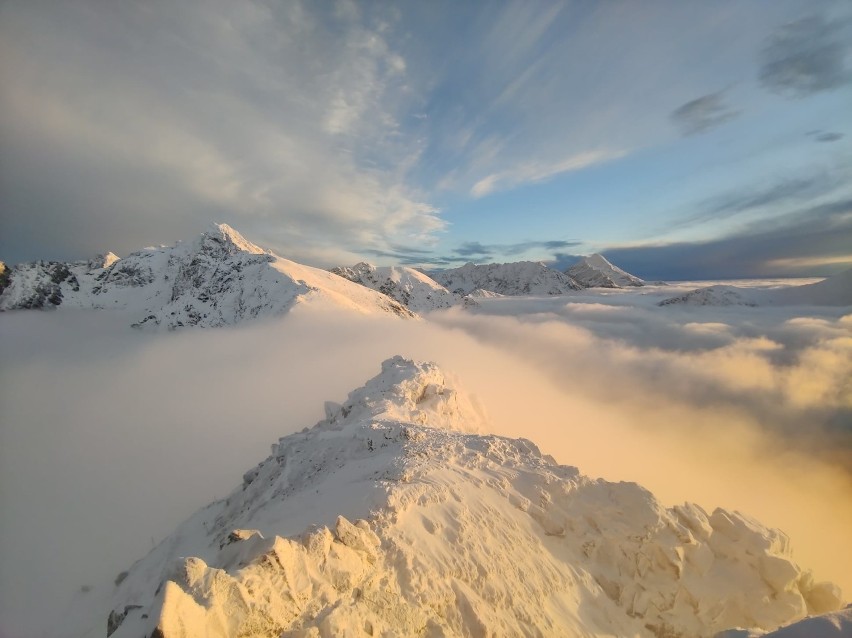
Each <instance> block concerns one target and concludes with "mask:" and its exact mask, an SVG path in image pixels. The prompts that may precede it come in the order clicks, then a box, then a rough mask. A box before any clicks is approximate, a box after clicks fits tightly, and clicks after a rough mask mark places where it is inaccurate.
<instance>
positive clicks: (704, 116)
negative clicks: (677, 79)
mask: <svg viewBox="0 0 852 638" xmlns="http://www.w3.org/2000/svg"><path fill="white" fill-rule="evenodd" d="M723 97H724V91H716V92H715V93H708V94H707V95H702V96H701V97H699V98H696V99H694V100H690V101H689V102H687V103H686V104H683V105H681V106H679V107H678V108H676V109H675V110H674V111H672V113H671V115H670V116H669V117H670V118H671V120H672V122H674V124H675V125H676V126H677V127H678V128H679V129H680V131H681V133H682V134H683V135H697V134H698V133H705V132H707V131H710V130H712V129H714V128H716V127H718V126H721V125H722V124H724V123H725V122H727V121H729V120H731V119H733V118H735V117H737V115H739V111H736V110H734V109H732V108H730V107H729V106H728V105H727V104H725V102H724V100H723Z"/></svg>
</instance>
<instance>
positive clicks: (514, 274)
mask: <svg viewBox="0 0 852 638" xmlns="http://www.w3.org/2000/svg"><path fill="white" fill-rule="evenodd" d="M432 277H433V279H435V281H437V282H438V283H440V284H441V285H443V286H444V287H445V288H447V289H448V290H451V291H452V292H454V293H456V294H459V295H467V294H469V293H471V292H473V291H475V290H478V289H481V290H487V291H489V292H496V293H498V294H500V295H508V296H518V295H563V294H566V293H569V292H571V291H574V290H581V289H582V286H581V285H579V284H578V283H577V282H576V281H574V279H573V278H571V277H570V276H568V275H566V274H565V273H562V272H560V271H558V270H554V269H552V268H548V267H547V266H546V265H545V264H543V263H542V262H534V261H517V262H512V263H508V264H484V265H477V264H473V263H466V264H465V265H464V266H461V267H460V268H450V269H447V270H442V271H440V272H436V273H433V275H432Z"/></svg>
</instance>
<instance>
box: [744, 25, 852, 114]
mask: <svg viewBox="0 0 852 638" xmlns="http://www.w3.org/2000/svg"><path fill="white" fill-rule="evenodd" d="M850 48H852V47H850V39H849V24H848V23H846V22H831V21H829V20H827V19H826V18H825V17H823V16H819V15H812V16H807V17H805V18H801V19H799V20H796V21H795V22H790V23H788V24H785V25H784V26H782V27H781V28H780V29H778V30H777V31H776V32H775V33H773V34H772V35H771V36H770V37H769V39H768V40H767V42H766V45H765V46H764V48H763V51H762V52H761V56H760V65H761V66H760V72H759V78H760V82H761V84H762V85H763V86H764V87H766V88H767V89H769V90H770V91H773V92H775V93H779V94H781V95H784V96H786V97H794V98H801V97H807V96H808V95H812V94H814V93H819V92H821V91H829V90H832V89H836V88H839V87H841V86H844V85H847V84H849V83H850V82H852V71H850V69H848V68H847V67H846V58H847V55H848V52H849V50H850Z"/></svg>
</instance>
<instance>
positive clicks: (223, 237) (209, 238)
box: [199, 222, 271, 255]
mask: <svg viewBox="0 0 852 638" xmlns="http://www.w3.org/2000/svg"><path fill="white" fill-rule="evenodd" d="M199 240H200V242H201V244H202V245H210V244H211V243H212V244H214V245H218V246H221V247H222V248H223V249H224V250H225V251H226V252H228V253H229V254H234V253H236V252H240V251H241V252H245V253H249V254H252V255H265V254H271V252H270V251H268V250H265V249H263V248H261V247H260V246H257V245H256V244H253V243H251V242H250V241H248V240H247V239H246V238H245V237H243V236H242V235H241V234H240V233H239V232H237V231H236V230H234V229H233V228H231V227H230V226H228V224H222V223H219V222H211V223H210V224H209V225H208V227H207V229H206V230H205V231H204V232H203V233H201V236H200V237H199Z"/></svg>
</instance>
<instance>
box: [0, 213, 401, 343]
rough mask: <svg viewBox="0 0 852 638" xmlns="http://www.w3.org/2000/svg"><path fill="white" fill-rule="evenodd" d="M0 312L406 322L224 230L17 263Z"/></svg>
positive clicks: (149, 320)
mask: <svg viewBox="0 0 852 638" xmlns="http://www.w3.org/2000/svg"><path fill="white" fill-rule="evenodd" d="M8 274H9V283H8V285H7V286H6V287H5V289H4V290H3V291H2V294H0V310H17V309H31V308H56V307H61V308H95V309H112V310H119V311H124V312H126V313H128V314H129V316H130V318H131V321H132V323H133V325H134V326H137V327H138V326H160V325H162V326H166V327H168V328H170V329H173V328H179V327H182V326H202V327H215V326H223V325H231V324H235V323H239V322H240V321H243V320H247V319H255V318H259V317H269V316H275V315H279V314H283V313H285V312H287V311H288V310H290V309H291V308H292V307H293V306H294V305H296V304H300V303H312V302H316V301H323V302H329V303H331V304H334V305H336V306H340V307H343V308H347V309H349V310H353V311H355V312H359V313H366V314H371V313H392V314H396V315H399V316H402V317H411V316H413V315H412V313H411V312H410V311H409V310H408V309H406V308H404V307H403V306H401V305H400V304H399V303H398V302H396V301H394V300H392V299H389V298H388V297H386V296H385V295H382V294H379V293H377V292H374V291H372V290H367V289H365V288H364V287H363V286H358V285H356V284H353V283H351V282H349V281H346V280H345V279H342V278H340V277H337V276H336V275H333V274H331V273H329V272H326V271H324V270H321V269H318V268H311V267H309V266H303V265H301V264H297V263H295V262H292V261H289V260H287V259H283V258H282V257H279V256H277V255H275V254H273V253H271V252H269V251H266V250H264V249H262V248H260V247H259V246H256V245H254V244H252V243H251V242H249V241H247V240H246V239H245V238H244V237H242V235H240V234H239V233H238V232H237V231H235V230H234V229H233V228H231V227H230V226H228V225H227V224H212V225H211V226H210V227H209V228H208V229H207V230H206V231H205V232H204V233H202V234H201V235H200V236H199V237H197V238H196V239H195V240H194V241H191V242H188V243H178V244H175V245H174V246H171V247H161V248H148V249H145V250H142V251H139V252H136V253H133V254H131V255H129V256H127V257H126V258H124V259H118V258H117V257H116V256H115V255H113V254H112V253H109V254H108V255H107V256H106V257H100V258H98V259H96V260H92V261H88V262H86V261H83V262H73V263H61V262H44V261H41V262H34V263H28V264H19V265H17V266H15V267H14V268H12V269H11V270H10V271H9V272H8Z"/></svg>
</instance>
